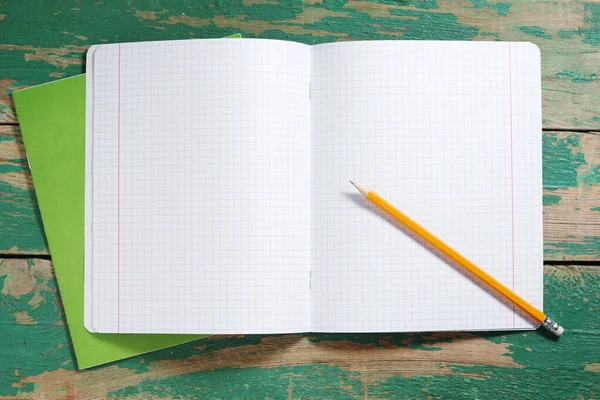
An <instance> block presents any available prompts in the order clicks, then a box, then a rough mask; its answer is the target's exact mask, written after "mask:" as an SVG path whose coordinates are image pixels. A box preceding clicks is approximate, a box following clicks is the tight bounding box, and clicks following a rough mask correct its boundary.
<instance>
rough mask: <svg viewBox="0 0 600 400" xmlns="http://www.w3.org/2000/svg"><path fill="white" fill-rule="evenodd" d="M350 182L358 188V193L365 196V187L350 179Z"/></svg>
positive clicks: (366, 192) (366, 191)
mask: <svg viewBox="0 0 600 400" xmlns="http://www.w3.org/2000/svg"><path fill="white" fill-rule="evenodd" d="M350 183H351V184H352V185H353V186H354V187H355V188H356V190H358V191H359V192H360V194H362V195H363V196H366V195H367V194H368V193H369V191H368V190H367V189H365V188H364V187H362V186H360V185H359V184H358V183H354V182H352V181H350Z"/></svg>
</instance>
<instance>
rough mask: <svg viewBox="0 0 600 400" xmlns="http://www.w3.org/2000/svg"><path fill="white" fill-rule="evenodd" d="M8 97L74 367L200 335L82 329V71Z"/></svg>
mask: <svg viewBox="0 0 600 400" xmlns="http://www.w3.org/2000/svg"><path fill="white" fill-rule="evenodd" d="M13 97H14V100H15V106H16V108H17V115H18V117H19V124H20V125H21V134H22V135H23V141H24V143H25V149H26V151H27V158H28V160H29V168H30V170H31V176H32V178H33V184H34V187H35V192H36V195H37V200H38V204H39V207H40V212H41V214H42V220H43V223H44V229H45V231H46V237H47V238H48V245H49V247H50V253H51V254H52V263H53V264H54V271H55V273H56V279H57V280H58V287H59V289H60V294H61V298H62V302H63V306H64V309H65V314H66V317H67V323H68V325H69V332H70V334H71V340H72V342H73V347H74V350H75V357H76V358H77V365H78V367H79V368H80V369H82V368H88V367H92V366H94V365H99V364H104V363H108V362H111V361H116V360H120V359H123V358H127V357H131V356H135V355H137V354H141V353H146V352H149V351H152V350H157V349H161V348H164V347H169V346H173V345H176V344H180V343H184V342H189V341H190V340H194V339H198V338H202V337H206V336H207V335H118V334H94V333H90V332H88V331H87V330H86V329H85V327H84V326H83V254H84V241H83V232H84V185H85V174H84V168H85V158H84V157H85V75H79V76H76V77H73V78H67V79H63V80H60V81H56V82H52V83H47V84H45V85H41V86H36V87H33V88H29V89H25V90H22V91H19V92H16V93H14V95H13Z"/></svg>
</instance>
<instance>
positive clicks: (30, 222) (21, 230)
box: [0, 164, 47, 252]
mask: <svg viewBox="0 0 600 400" xmlns="http://www.w3.org/2000/svg"><path fill="white" fill-rule="evenodd" d="M0 170H2V172H4V173H6V172H17V171H20V170H22V167H18V166H14V165H11V164H0ZM0 199H1V202H0V207H1V208H0V250H9V249H13V250H17V249H19V250H23V249H24V250H26V251H28V252H43V251H45V250H46V249H47V244H46V236H45V235H44V230H43V227H42V218H41V215H40V212H39V208H38V207H37V200H36V198H35V192H34V191H33V190H29V189H22V188H19V187H15V186H13V185H10V184H8V183H7V182H5V181H3V180H2V175H0Z"/></svg>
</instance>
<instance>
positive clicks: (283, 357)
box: [0, 259, 600, 399]
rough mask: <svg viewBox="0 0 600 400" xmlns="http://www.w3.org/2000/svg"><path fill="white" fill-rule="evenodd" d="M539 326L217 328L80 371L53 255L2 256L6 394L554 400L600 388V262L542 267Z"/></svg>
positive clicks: (0, 319)
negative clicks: (231, 331) (466, 329)
mask: <svg viewBox="0 0 600 400" xmlns="http://www.w3.org/2000/svg"><path fill="white" fill-rule="evenodd" d="M544 282H545V296H544V297H545V298H544V304H545V310H546V311H547V312H548V313H549V314H551V315H554V316H555V317H556V318H557V319H558V320H559V321H560V323H561V324H562V325H564V326H565V328H566V332H565V334H564V335H563V336H562V337H561V338H560V339H559V340H557V341H555V340H553V339H551V338H549V337H548V336H546V335H545V334H543V333H542V332H537V331H536V332H512V333H511V332H489V333H485V332H481V333H418V334H401V333H397V334H396V333H395V334H298V335H248V336H243V335H242V336H213V337H211V338H209V339H204V340H199V341H196V342H192V343H189V344H184V345H180V346H177V347H174V348H171V349H165V350H160V351H157V352H154V353H151V354H146V355H143V356H138V357H134V358H131V359H128V360H124V361H121V362H117V363H113V364H110V365H108V366H103V367H99V368H94V369H91V370H86V371H76V370H75V365H74V358H73V354H72V350H71V347H70V344H69V336H68V331H67V327H66V326H65V322H64V316H63V313H62V308H61V304H60V299H59V296H58V290H57V287H56V283H55V280H54V276H53V273H52V267H51V263H50V262H49V261H47V260H39V259H23V260H21V259H5V260H0V287H1V291H0V303H1V304H3V310H4V311H5V312H3V313H1V314H0V337H3V338H4V342H3V347H2V350H3V357H1V358H0V376H3V379H1V380H0V396H15V398H27V399H37V398H58V397H61V398H62V397H67V398H75V397H85V398H105V397H109V396H114V397H119V398H122V397H131V398H139V397H175V398H180V397H184V398H189V397H197V398H225V397H227V398H231V397H233V398H241V397H244V398H248V397H252V398H360V399H362V398H369V397H371V398H420V397H442V398H457V397H461V398H463V397H464V398H498V399H504V398H534V397H538V396H539V394H540V393H547V394H549V395H548V397H552V398H595V397H599V396H600V369H599V368H598V365H600V353H599V352H597V351H594V349H595V348H597V345H598V335H599V329H600V325H599V324H598V323H597V322H598V321H599V320H600V318H599V313H600V295H599V294H598V293H597V288H598V286H599V285H600V268H595V267H594V268H592V267H555V266H547V267H545V273H544Z"/></svg>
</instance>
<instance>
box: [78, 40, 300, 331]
mask: <svg viewBox="0 0 600 400" xmlns="http://www.w3.org/2000/svg"><path fill="white" fill-rule="evenodd" d="M309 51H310V48H309V47H308V46H305V45H302V44H298V43H292V42H283V41H266V40H233V39H223V40H189V41H173V42H151V43H137V44H121V45H107V46H99V47H97V48H96V49H95V51H94V52H93V69H92V70H91V71H88V79H89V80H90V85H91V90H88V100H89V104H90V105H92V107H93V112H92V115H91V116H89V118H90V119H91V120H92V124H91V125H88V132H87V141H88V144H89V146H88V148H87V154H86V156H87V160H88V164H87V165H88V171H87V179H86V185H88V191H87V193H88V197H87V198H86V202H87V203H88V204H89V205H90V207H89V208H88V214H87V215H86V226H87V228H88V230H87V233H88V235H86V238H89V239H90V240H88V242H87V246H86V279H87V280H88V287H91V292H92V293H93V294H90V295H89V296H88V292H89V291H86V297H88V303H87V304H88V307H87V308H86V317H87V316H88V314H89V315H91V318H86V321H87V323H86V325H87V327H88V329H90V330H93V331H97V332H120V333H127V332H129V333H134V332H135V333H144V332H148V333H150V332H151V333H197V332H202V333H233V332H236V333H267V332H268V333H279V332H292V331H298V330H300V331H306V330H308V329H309V324H310V300H309V296H310V292H309V281H308V277H309V273H310V164H309V163H310V149H309V145H310V114H309V113H310V105H309V99H308V89H309V74H310V58H309V56H310V53H309ZM90 303H91V304H90Z"/></svg>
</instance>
